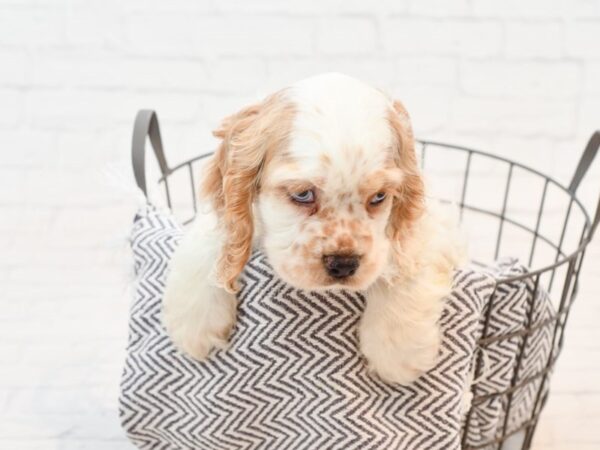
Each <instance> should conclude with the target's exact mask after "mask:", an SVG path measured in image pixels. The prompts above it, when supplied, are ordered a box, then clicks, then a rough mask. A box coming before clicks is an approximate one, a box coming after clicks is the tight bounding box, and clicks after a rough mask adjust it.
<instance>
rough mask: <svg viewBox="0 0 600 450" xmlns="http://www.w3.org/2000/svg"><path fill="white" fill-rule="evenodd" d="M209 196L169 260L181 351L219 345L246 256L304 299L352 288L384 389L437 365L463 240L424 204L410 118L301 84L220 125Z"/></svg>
mask: <svg viewBox="0 0 600 450" xmlns="http://www.w3.org/2000/svg"><path fill="white" fill-rule="evenodd" d="M214 134H215V136H216V137H218V138H220V139H221V144H220V146H219V148H218V150H217V151H216V153H215V154H214V156H213V157H212V160H211V161H210V162H209V163H208V167H207V169H206V170H207V171H206V173H205V176H204V180H203V185H202V193H203V198H204V199H205V201H206V205H205V207H204V208H201V210H202V209H203V211H201V212H199V214H198V216H197V218H196V219H195V221H194V223H193V225H192V227H191V229H190V230H189V231H188V232H187V234H186V236H185V237H184V238H183V240H182V242H181V244H180V246H179V248H178V249H177V251H176V252H175V255H174V257H173V260H172V262H171V267H170V272H169V275H168V278H167V284H166V290H165V294H164V304H163V307H164V312H163V322H164V325H165V327H166V329H167V332H168V333H169V335H170V337H171V338H172V340H173V342H174V343H175V345H176V346H177V347H178V348H179V349H180V350H182V351H183V352H184V353H186V354H188V355H190V356H192V357H194V358H197V359H203V358H206V357H207V355H208V354H209V352H210V351H211V349H213V348H224V347H225V346H226V345H227V339H228V336H229V334H230V332H231V330H232V327H233V325H234V323H235V320H236V296H235V293H236V290H237V288H238V286H237V279H238V276H239V275H240V273H241V272H242V270H243V268H244V265H245V264H246V262H247V261H248V258H249V257H250V254H251V252H252V250H253V248H260V249H261V250H262V251H263V252H264V253H265V254H266V255H267V258H268V260H269V262H270V264H271V265H272V266H273V268H274V270H275V271H276V273H277V274H278V275H279V276H280V277H281V278H282V279H283V280H284V281H286V282H288V283H289V284H291V285H292V286H295V287H297V288H301V289H306V290H323V289H348V290H360V291H361V292H363V293H364V295H365V297H366V301H367V303H366V309H365V311H364V313H363V317H362V319H361V322H360V326H359V331H358V333H359V340H360V349H361V351H362V353H363V355H364V356H365V357H366V360H367V362H368V365H369V368H370V369H371V370H372V371H374V372H375V373H377V374H378V375H379V377H380V378H381V379H382V380H384V381H386V382H393V383H401V384H406V383H409V382H411V381H413V380H414V379H415V378H417V377H418V376H419V375H420V374H421V373H423V372H424V371H427V370H428V369H430V368H431V367H432V366H433V365H434V364H435V362H436V357H437V354H438V348H439V344H440V333H439V328H438V324H437V323H438V319H439V318H440V315H441V311H442V307H443V302H442V300H443V298H444V297H445V296H446V295H447V294H448V293H449V292H450V289H451V285H452V276H453V271H454V269H455V267H456V266H457V264H459V262H460V261H461V254H462V252H461V245H460V244H459V242H458V239H457V238H456V234H455V227H454V225H453V224H452V223H451V221H449V220H447V219H446V218H445V217H444V216H442V215H439V214H437V213H436V212H435V208H433V207H432V206H431V205H430V203H431V202H429V201H428V200H426V198H425V193H424V184H423V179H422V176H421V173H420V171H419V167H418V164H417V160H416V156H415V150H414V141H413V133H412V130H411V125H410V122H409V117H408V115H407V113H406V111H405V110H404V108H403V107H402V105H401V104H400V103H399V102H398V101H393V100H391V99H390V98H388V97H387V96H386V95H385V94H383V93H382V92H381V91H379V90H377V89H374V88H372V87H370V86H367V85H365V84H363V83H362V82H360V81H357V80H355V79H353V78H350V77H347V76H344V75H340V74H324V75H319V76H315V77H312V78H308V79H306V80H303V81H300V82H298V83H296V84H294V85H292V86H291V87H288V88H285V89H283V90H281V91H279V92H276V93H275V94H273V95H270V96H269V97H267V98H266V99H265V100H263V101H262V102H260V103H257V104H254V105H251V106H249V107H247V108H244V109H242V110H241V111H239V112H238V113H236V114H233V115H232V116H229V117H227V118H226V119H225V120H224V121H223V123H222V125H221V127H220V128H219V129H217V130H216V131H215V132H214Z"/></svg>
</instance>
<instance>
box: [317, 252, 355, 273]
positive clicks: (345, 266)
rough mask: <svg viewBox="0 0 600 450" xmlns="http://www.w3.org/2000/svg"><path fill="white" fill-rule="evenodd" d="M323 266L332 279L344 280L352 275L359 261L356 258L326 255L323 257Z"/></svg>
mask: <svg viewBox="0 0 600 450" xmlns="http://www.w3.org/2000/svg"><path fill="white" fill-rule="evenodd" d="M323 264H324V265H325V270H327V273H328V274H329V275H331V276H332V277H333V278H346V277H350V276H352V275H354V273H355V272H356V269H358V266H359V265H360V261H359V258H358V256H348V255H327V256H323Z"/></svg>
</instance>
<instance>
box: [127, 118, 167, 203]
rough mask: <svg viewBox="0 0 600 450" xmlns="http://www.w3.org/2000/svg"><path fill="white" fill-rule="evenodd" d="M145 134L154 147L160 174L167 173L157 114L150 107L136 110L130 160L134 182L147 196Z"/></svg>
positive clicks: (164, 174)
mask: <svg viewBox="0 0 600 450" xmlns="http://www.w3.org/2000/svg"><path fill="white" fill-rule="evenodd" d="M146 136H148V137H149V138H150V143H151V144H152V148H153V149H154V155H155V156H156V160H157V161H158V165H159V167H160V171H161V173H162V175H163V176H166V175H168V174H169V173H170V172H171V169H169V166H168V164H167V160H166V158H165V152H164V150H163V145H162V139H161V137H160V127H159V126H158V116H157V115H156V112H155V111H153V110H151V109H142V110H140V111H138V113H137V115H136V117H135V125H134V126H133V138H132V141H131V162H132V164H133V175H134V177H135V182H136V184H137V185H138V187H139V188H140V189H141V190H142V192H143V193H144V195H145V196H148V192H147V189H146Z"/></svg>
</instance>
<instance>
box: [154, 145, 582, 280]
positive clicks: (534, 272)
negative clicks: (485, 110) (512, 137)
mask: <svg viewBox="0 0 600 450" xmlns="http://www.w3.org/2000/svg"><path fill="white" fill-rule="evenodd" d="M415 142H416V143H418V144H420V145H422V146H428V145H430V146H435V147H442V148H447V149H453V150H460V151H465V152H468V153H472V154H475V155H479V156H483V157H486V158H491V159H495V160H497V161H501V162H504V163H506V164H509V165H512V166H514V167H518V168H519V169H522V170H525V171H527V172H530V173H532V174H534V175H537V176H539V177H542V178H544V179H545V180H547V182H548V183H550V184H553V185H554V186H556V187H557V188H558V189H560V190H561V191H563V192H565V193H566V194H567V195H568V196H569V198H570V201H572V202H573V203H575V204H576V205H577V207H578V208H579V210H580V211H581V213H582V214H583V218H584V221H585V224H584V225H585V227H584V228H585V236H584V237H583V239H581V241H580V245H579V246H578V247H576V248H575V250H573V251H572V252H571V253H569V254H565V255H564V256H562V257H560V258H558V259H557V260H556V261H555V262H554V263H552V264H548V265H544V266H542V267H540V268H537V269H534V270H528V271H527V272H525V273H523V274H520V275H512V276H508V277H502V276H499V277H497V278H495V282H496V283H497V284H501V283H510V282H514V281H521V280H524V279H527V278H534V277H535V276H537V275H541V274H542V273H545V272H548V271H550V270H554V269H556V268H558V267H560V266H562V265H563V264H566V263H568V262H570V261H572V260H573V259H575V258H577V256H578V255H579V254H581V253H582V252H583V251H584V250H585V248H586V247H587V245H588V244H589V242H590V241H591V235H590V232H589V230H590V228H591V220H590V215H589V213H588V211H587V210H586V208H585V206H584V205H583V204H582V203H581V201H580V200H579V198H578V197H577V193H576V192H571V191H570V190H569V188H568V187H567V186H565V185H564V184H563V183H561V182H560V181H558V180H556V179H555V178H554V177H551V176H549V175H546V174H544V173H542V172H540V171H539V170H537V169H534V168H532V167H530V166H528V165H526V164H523V163H520V162H518V161H514V160H512V159H509V158H505V157H503V156H499V155H496V154H493V153H489V152H486V151H484V150H479V149H475V148H472V147H467V146H464V145H457V144H452V143H447V142H441V141H435V140H428V139H415ZM212 154H214V152H212V151H211V152H206V153H202V154H200V155H198V156H194V157H192V158H190V159H187V160H185V161H183V162H180V163H179V164H177V165H176V166H174V167H169V168H168V169H167V170H166V171H165V173H164V174H163V175H162V176H161V177H160V178H159V179H158V180H157V182H158V183H162V182H164V181H165V180H166V179H167V178H168V177H169V176H170V175H171V174H173V173H174V172H177V171H178V170H179V169H182V168H183V167H185V166H190V165H191V164H193V163H195V162H197V161H199V160H201V159H204V158H207V157H209V156H211V155H212ZM461 206H464V205H461ZM478 212H481V213H489V212H487V211H478Z"/></svg>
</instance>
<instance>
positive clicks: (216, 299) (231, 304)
mask: <svg viewBox="0 0 600 450" xmlns="http://www.w3.org/2000/svg"><path fill="white" fill-rule="evenodd" d="M235 316H236V299H235V296H234V295H232V294H229V293H227V292H225V291H224V290H222V289H219V288H216V287H207V286H204V289H202V290H192V291H189V292H187V293H185V292H173V291H170V290H169V289H168V288H167V290H166V291H165V296H164V300H163V317H162V320H163V325H164V326H165V328H166V330H167V333H168V335H169V337H170V338H171V340H172V341H173V343H174V344H175V346H176V347H177V348H178V349H179V350H180V351H182V352H183V353H185V354H187V355H189V356H191V357H193V358H195V359H199V360H202V359H205V358H206V357H208V355H209V354H210V352H211V351H212V350H213V349H223V348H226V347H227V341H228V339H229V335H230V333H231V330H232V328H233V326H234V324H235Z"/></svg>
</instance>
